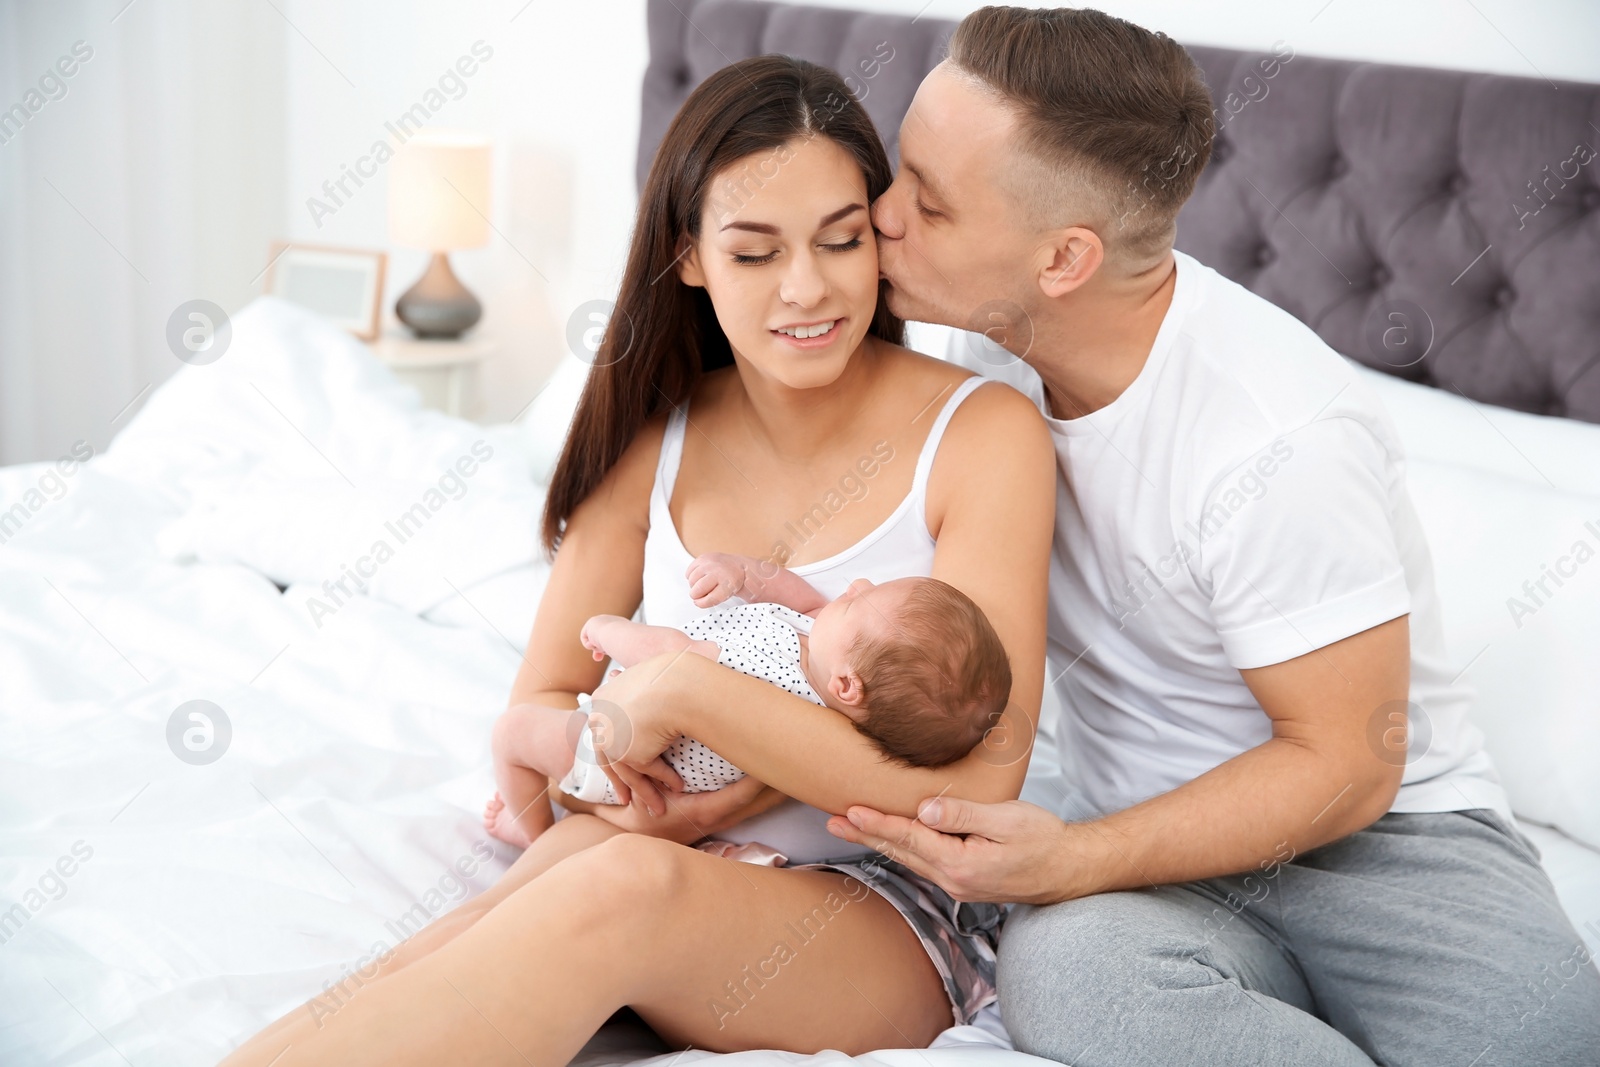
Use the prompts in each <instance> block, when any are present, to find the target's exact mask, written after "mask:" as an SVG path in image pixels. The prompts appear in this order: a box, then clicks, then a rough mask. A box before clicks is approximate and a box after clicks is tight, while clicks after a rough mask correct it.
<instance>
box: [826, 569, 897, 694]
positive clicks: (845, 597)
mask: <svg viewBox="0 0 1600 1067" xmlns="http://www.w3.org/2000/svg"><path fill="white" fill-rule="evenodd" d="M915 581H916V579H915V578H896V579H895V580H894V581H892V582H884V583H883V584H882V585H874V584H873V583H872V582H870V581H868V580H867V579H865V578H857V579H856V580H855V581H853V582H851V583H850V588H848V589H846V590H845V591H844V592H843V593H841V594H840V595H839V597H838V599H837V600H834V601H832V602H831V603H829V604H828V605H827V606H826V607H824V608H823V609H822V610H821V611H819V612H817V617H816V619H815V620H814V621H813V622H812V624H811V637H810V646H811V651H810V660H811V669H812V671H813V672H814V673H815V674H817V675H818V676H820V677H824V678H826V677H828V676H829V675H831V674H833V673H835V671H836V670H843V669H844V668H845V667H847V666H848V663H847V662H846V661H847V659H848V657H849V653H850V647H851V646H852V645H854V644H855V643H856V639H857V638H858V637H860V636H861V635H862V634H863V633H865V634H869V635H875V636H886V635H892V634H893V633H894V626H895V620H896V619H897V618H899V615H900V608H901V606H902V605H903V604H904V603H905V599H906V595H907V594H908V593H910V591H911V587H912V583H914V582H915Z"/></svg>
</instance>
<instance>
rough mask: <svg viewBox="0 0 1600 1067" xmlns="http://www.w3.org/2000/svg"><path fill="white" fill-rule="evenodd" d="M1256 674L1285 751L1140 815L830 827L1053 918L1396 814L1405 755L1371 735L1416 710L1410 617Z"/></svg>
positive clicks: (991, 816)
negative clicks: (1060, 905)
mask: <svg viewBox="0 0 1600 1067" xmlns="http://www.w3.org/2000/svg"><path fill="white" fill-rule="evenodd" d="M1242 673H1243V675H1244V678H1245V682H1246V684H1248V685H1249V687H1250V690H1251V692H1252V693H1254V694H1255V697H1256V700H1257V701H1258V702H1259V703H1260V704H1261V707H1262V708H1263V710H1265V712H1266V713H1267V715H1268V716H1269V717H1270V718H1271V720H1272V737H1271V738H1270V739H1269V740H1267V741H1265V742H1263V743H1262V744H1260V745H1257V746H1256V747H1255V748H1252V749H1250V750H1249V751H1248V752H1243V753H1240V754H1239V755H1238V756H1235V757H1234V758H1233V759H1230V760H1228V761H1227V762H1225V763H1223V764H1221V765H1219V766H1217V767H1214V768H1213V769H1211V770H1210V771H1208V772H1206V773H1205V774H1202V775H1200V776H1199V777H1198V778H1195V779H1194V780H1193V781H1190V782H1186V783H1184V784H1183V785H1181V786H1179V787H1178V788H1176V789H1174V790H1172V791H1171V792H1168V793H1163V794H1162V795H1160V796H1157V797H1153V798H1151V799H1150V800H1146V801H1144V802H1143V803H1141V804H1136V805H1134V806H1133V807H1131V808H1128V809H1127V810H1126V811H1120V812H1117V813H1115V814H1113V815H1108V816H1105V817H1103V818H1097V819H1089V820H1086V821H1083V822H1062V821H1061V819H1060V818H1058V817H1057V816H1056V815H1055V814H1053V813H1052V812H1049V811H1046V810H1045V809H1044V808H1040V807H1038V806H1036V805H1033V804H1025V803H1022V802H1020V801H1010V802H1008V803H1004V804H985V803H974V802H972V801H971V800H968V799H961V798H962V794H961V793H959V792H956V791H952V793H951V794H950V795H947V796H945V797H942V798H940V801H939V803H938V804H937V805H930V804H927V803H926V801H924V803H923V805H919V809H918V810H919V811H920V812H921V813H922V814H921V817H920V818H916V817H914V818H909V819H908V818H903V817H899V816H898V815H896V814H892V813H885V812H883V811H874V810H871V809H867V808H852V809H851V810H850V812H849V813H848V814H849V815H850V816H851V819H850V821H848V822H847V821H846V820H844V819H842V818H835V819H831V820H829V822H830V829H831V830H833V831H834V832H836V833H837V834H838V836H840V837H843V838H845V839H846V840H849V841H854V842H857V843H860V844H866V845H871V846H872V847H874V848H878V849H879V850H880V851H882V852H884V853H885V854H886V855H889V856H892V857H893V858H895V859H897V860H900V861H902V862H904V863H906V864H907V865H908V866H910V867H911V868H912V869H913V870H916V871H918V872H919V873H921V874H924V875H926V876H927V877H929V878H932V879H933V880H934V881H936V882H938V883H939V884H940V885H942V886H944V888H945V889H946V890H947V891H949V892H950V893H951V894H952V895H953V896H955V897H957V899H960V900H1006V901H1022V902H1027V903H1035V904H1043V903H1054V902H1055V901H1059V900H1070V899H1073V898H1075V897H1082V896H1088V895H1090V894H1093V893H1104V892H1109V891H1112V890H1118V889H1137V888H1140V887H1143V886H1148V885H1165V884H1168V883H1172V882H1186V881H1192V880H1194V879H1199V878H1213V877H1217V876H1220V875H1227V874H1239V873H1244V872H1249V871H1257V872H1267V871H1269V870H1270V868H1272V866H1273V865H1274V864H1278V863H1283V862H1287V861H1288V860H1290V859H1292V858H1293V857H1295V856H1296V855H1299V854H1301V853H1304V852H1308V851H1310V850H1311V849H1314V848H1317V847H1319V846H1321V845H1325V844H1327V843H1329V842H1331V841H1336V840H1338V839H1339V838H1341V837H1345V836H1347V835H1349V834H1352V833H1355V832H1356V831H1357V830H1361V829H1363V828H1365V827H1367V826H1369V825H1371V824H1372V823H1373V822H1375V821H1377V819H1378V818H1379V817H1380V816H1382V815H1383V814H1384V813H1385V812H1387V811H1388V810H1389V808H1390V807H1391V806H1392V805H1393V803H1394V798H1395V794H1396V793H1397V792H1398V791H1399V788H1400V781H1401V778H1402V777H1403V775H1404V772H1405V759H1404V749H1403V748H1396V747H1390V746H1388V745H1386V744H1380V743H1378V742H1377V741H1375V740H1373V737H1372V734H1371V733H1370V732H1369V724H1371V723H1373V721H1374V719H1377V720H1378V721H1379V723H1380V725H1382V724H1387V722H1388V721H1389V719H1388V715H1389V711H1390V710H1391V709H1393V708H1396V707H1399V708H1404V707H1405V701H1406V697H1407V695H1408V689H1409V685H1410V674H1411V641H1410V628H1409V620H1408V619H1407V617H1405V616H1401V617H1400V618H1398V619H1393V620H1391V621H1389V622H1386V623H1383V624H1381V625H1379V626H1375V627H1373V628H1372V629H1370V630H1366V631H1364V632H1362V633H1359V634H1355V635H1353V636H1351V637H1347V638H1345V639H1344V640H1342V641H1337V642H1335V643H1333V644H1331V645H1328V646H1327V647H1325V648H1322V649H1319V650H1317V651H1315V652H1311V653H1308V654H1307V655H1304V656H1300V657H1299V658H1297V659H1292V660H1289V661H1287V662H1284V663H1279V664H1274V665H1273V666H1270V667H1261V668H1257V669H1254V670H1247V671H1244V672H1242ZM932 796H933V794H931V793H930V794H929V799H931V798H932ZM1065 814H1066V815H1067V816H1068V817H1069V818H1070V817H1071V814H1072V813H1071V812H1067V813H1065ZM852 823H854V825H852Z"/></svg>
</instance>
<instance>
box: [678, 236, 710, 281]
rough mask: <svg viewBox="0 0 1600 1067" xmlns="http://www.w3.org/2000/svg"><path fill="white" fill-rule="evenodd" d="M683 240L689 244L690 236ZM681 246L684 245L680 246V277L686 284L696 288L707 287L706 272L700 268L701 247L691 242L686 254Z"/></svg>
mask: <svg viewBox="0 0 1600 1067" xmlns="http://www.w3.org/2000/svg"><path fill="white" fill-rule="evenodd" d="M683 241H684V243H685V244H688V242H689V238H687V237H685V238H683ZM681 248H682V246H680V252H679V259H678V279H679V280H680V281H682V282H683V284H684V285H689V286H693V287H694V288H696V289H704V288H705V287H706V272H705V271H703V270H701V269H700V249H699V247H698V246H696V245H693V244H690V245H689V251H688V253H687V254H684V253H683V252H682V251H681Z"/></svg>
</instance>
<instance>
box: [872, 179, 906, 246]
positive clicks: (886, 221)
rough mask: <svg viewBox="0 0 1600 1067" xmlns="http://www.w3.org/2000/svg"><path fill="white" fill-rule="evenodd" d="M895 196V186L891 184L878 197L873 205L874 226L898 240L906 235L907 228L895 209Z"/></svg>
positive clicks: (892, 239)
mask: <svg viewBox="0 0 1600 1067" xmlns="http://www.w3.org/2000/svg"><path fill="white" fill-rule="evenodd" d="M893 197H894V186H892V185H891V186H889V188H888V189H886V190H885V191H884V194H883V195H882V196H880V197H878V199H877V201H876V202H875V203H874V204H873V205H872V228H873V229H875V230H877V231H878V233H880V234H882V235H883V236H884V237H887V238H888V239H889V240H891V241H898V240H899V239H900V238H901V237H903V236H905V232H906V231H905V228H904V227H902V226H901V225H900V217H899V213H898V212H896V211H895V210H894V205H893V204H892V203H891V200H892V199H893Z"/></svg>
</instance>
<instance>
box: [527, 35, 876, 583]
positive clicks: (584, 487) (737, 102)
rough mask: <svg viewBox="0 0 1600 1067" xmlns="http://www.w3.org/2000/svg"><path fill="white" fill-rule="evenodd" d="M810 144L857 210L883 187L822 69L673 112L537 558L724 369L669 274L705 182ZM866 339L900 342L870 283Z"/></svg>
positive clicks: (773, 71) (554, 479) (705, 93)
mask: <svg viewBox="0 0 1600 1067" xmlns="http://www.w3.org/2000/svg"><path fill="white" fill-rule="evenodd" d="M811 137H827V138H830V139H831V140H833V141H834V142H836V143H837V144H838V145H839V146H840V147H842V148H843V149H844V150H845V151H846V152H848V153H850V155H851V157H852V158H854V159H855V161H856V162H857V163H858V164H860V166H861V170H862V173H863V175H864V176H865V177H866V183H867V197H868V199H869V201H871V200H876V199H877V198H878V197H879V196H880V195H882V193H883V191H884V190H885V189H887V188H888V187H889V183H890V181H891V180H892V179H893V175H892V173H891V172H890V169H889V157H888V155H887V154H886V153H885V152H884V150H883V142H882V141H881V140H880V139H879V137H878V133H877V130H875V129H874V128H873V126H872V119H871V118H869V117H868V115H867V112H866V109H865V108H863V107H862V106H861V103H860V101H858V100H857V99H856V98H855V97H854V96H852V95H851V93H850V90H849V89H847V88H846V87H845V83H844V79H842V78H841V77H839V75H838V74H835V73H834V72H833V71H831V70H829V69H828V68H827V67H823V66H819V65H817V64H815V63H809V62H807V61H805V60H803V59H793V58H791V57H789V56H781V55H767V56H756V57H754V58H752V59H745V60H741V61H740V62H738V63H734V64H732V65H730V66H727V67H724V68H722V69H721V70H719V71H717V72H716V73H715V74H713V75H712V76H711V77H709V78H707V79H706V80H705V81H704V82H702V83H701V84H700V86H699V87H698V88H697V89H695V91H694V92H693V93H691V94H690V95H689V99H688V100H686V101H684V104H683V107H682V108H680V109H679V110H678V114H677V116H676V117H675V118H673V120H672V125H671V126H670V127H668V129H667V134H666V137H665V138H663V139H662V142H661V147H660V148H659V149H657V150H656V158H655V161H654V162H653V163H652V164H651V167H650V176H649V177H648V178H647V179H646V180H645V183H644V189H643V190H642V191H641V192H640V194H639V215H638V219H637V221H636V222H635V224H634V231H633V243H632V246H631V247H630V248H629V250H628V263H627V267H626V269H625V270H624V271H623V275H622V287H621V290H620V291H619V292H618V294H617V303H616V307H615V308H614V309H613V310H612V313H611V319H610V321H609V323H608V325H607V327H606V330H605V333H604V336H603V337H602V339H601V342H600V346H599V349H598V350H597V351H596V353H595V359H594V365H593V366H592V367H591V368H590V371H589V378H588V381H587V382H586V383H585V384H584V387H583V395H582V396H581V397H580V398H579V400H578V409H577V412H576V413H575V415H574V416H573V420H572V428H571V430H570V431H569V432H568V434H567V442H566V445H565V446H564V447H563V448H562V450H561V458H560V460H558V461H557V462H556V468H555V473H554V474H553V475H552V476H551V479H550V489H549V494H548V496H547V497H546V499H545V510H544V523H543V527H542V529H541V531H540V540H541V542H542V544H543V546H544V549H545V551H546V552H547V553H552V554H553V553H554V552H555V550H556V547H557V546H558V544H559V543H560V540H561V533H562V531H563V530H564V528H565V526H566V522H567V519H568V518H570V517H571V515H572V513H573V511H574V510H576V509H577V507H578V505H579V504H581V503H583V501H584V500H585V499H586V498H587V497H588V496H589V494H590V493H592V492H593V491H594V489H595V487H596V486H598V485H599V484H600V482H601V480H602V479H603V478H605V476H606V474H607V473H608V472H609V471H610V470H611V468H612V467H613V466H615V465H616V463H617V460H618V459H620V458H621V457H622V453H623V451H624V450H626V449H627V447H628V445H629V444H630V443H631V442H632V441H633V439H634V437H635V435H637V434H638V432H639V430H640V429H641V428H643V426H644V424H645V422H646V421H647V420H649V419H650V417H651V416H653V415H654V414H656V413H657V412H658V411H661V410H663V409H665V408H667V407H669V406H676V405H678V404H682V403H683V402H684V401H686V400H688V398H689V395H690V392H691V390H692V389H693V388H694V383H695V381H696V379H698V378H699V377H700V375H702V374H704V373H706V372H707V371H712V370H716V369H717V368H719V367H726V366H729V365H731V364H732V363H733V352H732V350H731V349H730V348H729V346H728V338H727V337H726V335H724V334H723V332H722V328H721V327H720V326H719V325H718V324H717V319H716V315H715V313H714V312H713V310H712V306H711V298H710V297H709V296H708V295H707V293H706V291H705V290H704V289H701V288H697V287H692V286H688V285H685V284H684V283H683V282H682V281H681V280H680V279H679V277H678V273H677V261H678V259H679V257H680V256H681V255H682V254H683V252H684V251H685V250H686V247H687V245H686V242H694V241H696V240H698V238H699V236H700V215H701V211H702V209H703V206H704V201H705V192H706V188H707V186H708V185H709V184H710V182H711V179H712V178H714V177H715V176H716V175H717V174H719V173H720V172H721V171H722V170H724V169H725V168H727V167H728V166H730V165H731V164H733V163H736V162H737V161H739V160H741V159H744V158H745V157H747V156H751V155H754V154H755V153H758V152H762V153H767V152H772V151H773V150H775V149H778V148H780V147H782V146H783V145H786V144H788V143H789V142H791V141H793V140H796V139H799V138H811ZM867 332H868V333H869V334H871V335H872V336H874V337H879V338H882V339H883V340H886V341H891V342H893V343H895V344H900V343H902V342H903V340H904V335H905V326H904V324H903V323H902V322H901V321H900V320H899V319H897V318H895V317H894V316H893V315H891V314H889V311H888V309H887V307H886V305H885V302H884V299H883V286H882V285H881V284H880V286H879V291H878V306H877V310H876V313H875V314H874V316H873V319H872V325H871V326H870V327H869V328H868V331H867Z"/></svg>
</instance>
